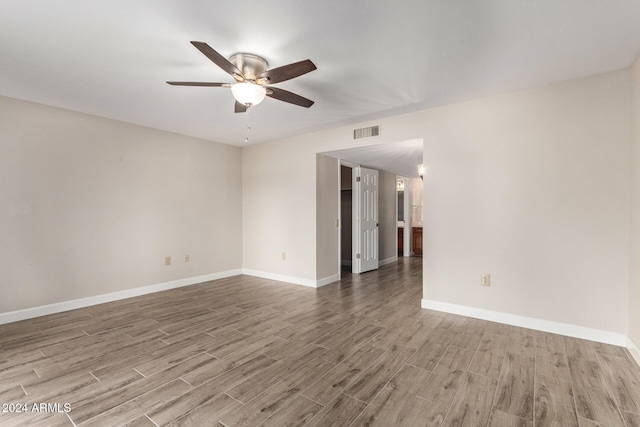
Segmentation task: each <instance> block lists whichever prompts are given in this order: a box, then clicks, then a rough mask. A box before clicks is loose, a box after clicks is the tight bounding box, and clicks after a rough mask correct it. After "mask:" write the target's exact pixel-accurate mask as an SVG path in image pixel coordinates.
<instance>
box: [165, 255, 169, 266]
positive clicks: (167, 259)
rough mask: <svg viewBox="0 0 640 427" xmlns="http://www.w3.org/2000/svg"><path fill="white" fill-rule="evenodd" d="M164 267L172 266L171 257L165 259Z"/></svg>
mask: <svg viewBox="0 0 640 427" xmlns="http://www.w3.org/2000/svg"><path fill="white" fill-rule="evenodd" d="M164 265H171V257H170V256H166V257H164Z"/></svg>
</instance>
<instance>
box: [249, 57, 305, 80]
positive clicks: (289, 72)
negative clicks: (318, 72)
mask: <svg viewBox="0 0 640 427" xmlns="http://www.w3.org/2000/svg"><path fill="white" fill-rule="evenodd" d="M316 68H317V67H316V66H315V64H314V63H313V62H311V61H310V60H308V59H305V60H304V61H299V62H294V63H293V64H289V65H283V66H282V67H278V68H273V69H271V70H267V71H265V72H264V73H262V74H260V76H259V78H261V79H266V80H267V83H268V84H274V83H279V82H283V81H285V80H290V79H293V78H295V77H298V76H301V75H303V74H307V73H309V72H311V71H313V70H315V69H316Z"/></svg>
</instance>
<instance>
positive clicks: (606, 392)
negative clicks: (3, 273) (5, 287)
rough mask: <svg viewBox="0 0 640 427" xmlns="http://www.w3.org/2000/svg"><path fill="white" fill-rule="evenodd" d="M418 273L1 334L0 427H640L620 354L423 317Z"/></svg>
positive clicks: (631, 372)
mask: <svg viewBox="0 0 640 427" xmlns="http://www.w3.org/2000/svg"><path fill="white" fill-rule="evenodd" d="M420 262H421V261H420V259H418V258H412V259H401V260H400V261H399V262H398V263H397V264H392V265H388V266H385V267H383V268H381V269H380V270H379V271H376V272H370V273H366V274H363V275H360V276H353V277H352V276H351V275H348V277H346V278H345V279H343V280H342V281H341V282H339V283H334V284H332V285H329V286H326V287H323V288H320V289H317V290H316V289H311V288H305V287H300V286H295V285H288V284H284V283H280V282H274V281H269V280H263V279H258V278H253V277H248V276H237V277H233V278H228V279H224V280H218V281H214V282H208V283H204V284H201V285H196V286H190V287H185V288H180V289H175V290H171V291H166V292H161V293H157V294H152V295H146V296H142V297H138V298H132V299H128V300H123V301H118V302H114V303H109V304H103V305H100V306H94V307H89V308H84V309H80V310H75V311H70V312H66V313H60V314H56V315H51V316H46V317H41V318H37V319H32V320H27V321H22V322H17V323H12V324H8V325H2V326H0V404H2V405H3V408H1V409H4V410H5V411H8V412H0V425H3V426H4V425H11V426H13V425H25V426H40V425H42V426H58V425H59V426H64V425H74V424H75V425H83V426H85V425H91V426H114V425H125V424H126V425H131V426H154V425H159V426H164V425H176V426H177V425H193V426H219V427H220V426H239V425H243V426H278V427H282V426H303V425H304V426H323V427H324V426H334V425H336V426H338V425H340V426H364V425H376V426H394V425H402V426H440V425H442V426H487V425H490V426H582V427H592V426H608V427H610V426H626V427H631V426H640V368H638V366H637V365H635V363H634V362H633V361H632V360H631V357H630V355H629V354H628V352H627V351H626V350H625V349H623V348H619V347H613V346H608V345H603V344H598V343H594V342H589V341H583V340H578V339H573V338H566V337H562V336H559V335H553V334H547V333H541V332H536V331H532V330H528V329H522V328H517V327H511V326H506V325H502V324H497V323H491V322H486V321H482V320H477V319H471V318H465V317H460V316H454V315H448V314H444V313H439V312H435V311H429V310H422V309H421V308H420V299H421V295H422V285H421V277H422V274H421V264H420ZM42 403H45V404H51V405H50V407H48V408H46V407H42V406H41V404H42ZM34 404H35V405H36V406H35V407H34ZM55 404H58V405H59V406H58V407H56V406H55ZM64 404H68V406H67V407H66V409H69V410H70V411H69V412H65V407H64ZM12 405H13V406H12ZM16 405H19V407H17V406H16ZM18 408H19V409H23V410H26V412H16V411H17V410H18ZM41 410H42V411H43V412H41ZM46 410H49V411H54V412H46ZM56 411H57V412H56Z"/></svg>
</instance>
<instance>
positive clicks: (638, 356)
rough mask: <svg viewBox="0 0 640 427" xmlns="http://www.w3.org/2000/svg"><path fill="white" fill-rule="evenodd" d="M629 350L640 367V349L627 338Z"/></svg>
mask: <svg viewBox="0 0 640 427" xmlns="http://www.w3.org/2000/svg"><path fill="white" fill-rule="evenodd" d="M627 348H628V349H629V353H631V356H633V360H635V361H636V363H637V364H638V366H640V349H639V348H638V346H637V345H635V343H634V342H633V341H631V338H629V337H627Z"/></svg>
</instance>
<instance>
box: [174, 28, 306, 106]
mask: <svg viewBox="0 0 640 427" xmlns="http://www.w3.org/2000/svg"><path fill="white" fill-rule="evenodd" d="M191 44H192V45H194V46H195V47H196V48H197V49H198V50H199V51H200V52H202V53H203V54H204V55H205V56H206V57H207V58H209V59H210V60H211V61H212V62H213V63H214V64H216V65H217V66H218V67H220V68H222V69H223V70H224V71H226V72H227V73H229V74H230V75H231V77H233V78H234V79H235V80H236V83H233V84H230V83H212V82H173V81H172V82H167V83H169V84H170V85H174V86H208V87H226V88H231V93H232V94H233V97H234V98H235V100H236V105H235V112H236V113H244V112H245V111H247V109H248V108H249V107H252V106H254V105H258V104H259V103H261V102H262V100H263V99H264V97H265V96H268V97H270V98H273V99H277V100H279V101H284V102H288V103H290V104H295V105H299V106H301V107H305V108H309V107H311V106H312V105H313V101H311V100H310V99H307V98H304V97H302V96H300V95H297V94H295V93H293V92H289V91H287V90H284V89H280V88H277V87H273V86H269V85H271V84H275V83H280V82H283V81H285V80H290V79H293V78H296V77H299V76H301V75H303V74H306V73H309V72H311V71H313V70H315V69H316V66H315V64H314V63H313V62H311V61H310V60H308V59H305V60H304V61H299V62H294V63H293V64H289V65H283V66H282V67H278V68H272V69H268V68H267V67H268V65H269V64H268V63H267V61H266V60H265V59H264V58H262V57H260V56H258V55H253V54H251V53H236V54H234V55H232V56H231V57H230V58H229V59H227V58H225V57H224V56H222V55H220V54H219V53H218V52H216V51H215V50H214V49H213V48H212V47H211V46H209V45H208V44H206V43H204V42H198V41H192V42H191Z"/></svg>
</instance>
